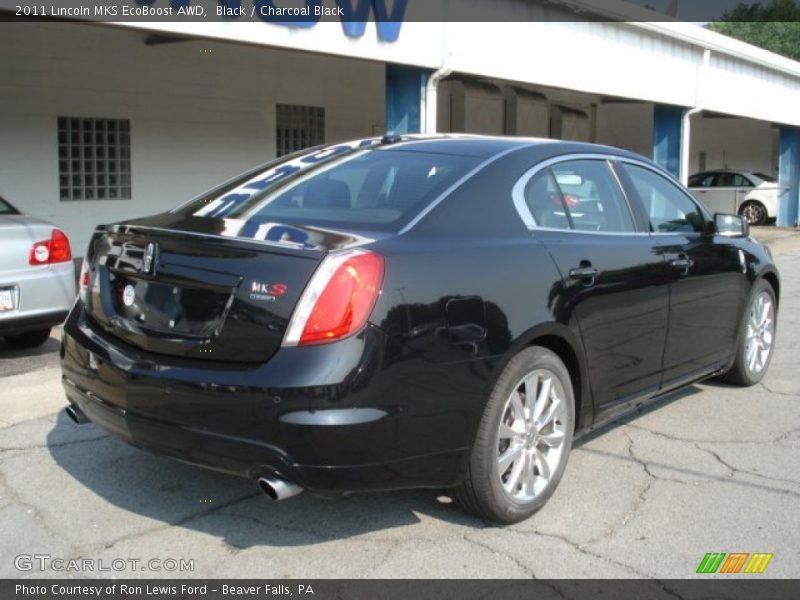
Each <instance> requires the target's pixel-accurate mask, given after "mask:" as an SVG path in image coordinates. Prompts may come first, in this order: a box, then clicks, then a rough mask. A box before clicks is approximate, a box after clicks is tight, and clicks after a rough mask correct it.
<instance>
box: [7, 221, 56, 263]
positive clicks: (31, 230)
mask: <svg viewBox="0 0 800 600" xmlns="http://www.w3.org/2000/svg"><path fill="white" fill-rule="evenodd" d="M53 229H54V227H53V225H51V224H50V223H47V222H46V221H41V220H39V219H34V218H33V217H29V216H27V215H0V239H2V240H3V246H2V247H3V250H2V252H0V271H2V272H3V273H4V274H5V275H9V274H10V273H11V272H16V271H30V270H45V269H47V268H48V265H31V264H30V263H29V262H28V259H29V256H30V251H31V248H33V245H34V244H35V243H36V242H41V241H43V240H49V239H50V236H51V235H52V233H53Z"/></svg>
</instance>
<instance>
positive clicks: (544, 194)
mask: <svg viewBox="0 0 800 600" xmlns="http://www.w3.org/2000/svg"><path fill="white" fill-rule="evenodd" d="M525 203H526V204H527V206H528V210H529V211H530V212H531V215H532V216H533V220H534V221H536V224H537V225H538V226H539V227H547V228H548V229H571V226H570V222H569V217H568V216H567V210H566V208H565V206H564V202H563V201H562V199H561V192H560V190H559V189H558V185H557V184H556V180H555V179H554V178H553V173H552V172H551V171H550V169H545V170H544V171H541V172H540V173H537V174H536V176H535V177H534V178H533V179H531V180H530V181H529V182H528V185H527V186H526V187H525Z"/></svg>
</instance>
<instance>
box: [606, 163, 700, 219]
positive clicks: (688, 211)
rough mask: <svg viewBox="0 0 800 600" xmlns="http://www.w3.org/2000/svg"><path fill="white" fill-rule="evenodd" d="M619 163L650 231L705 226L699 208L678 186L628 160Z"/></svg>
mask: <svg viewBox="0 0 800 600" xmlns="http://www.w3.org/2000/svg"><path fill="white" fill-rule="evenodd" d="M622 166H623V168H624V170H625V173H627V175H628V177H629V178H630V180H631V183H632V184H633V188H634V191H635V192H636V195H637V196H638V197H639V200H640V201H641V203H642V205H643V206H644V210H645V212H646V214H647V215H648V216H649V218H650V228H651V230H652V231H655V232H659V233H671V232H681V231H696V232H702V231H703V230H704V229H705V218H704V217H703V214H702V213H701V212H700V209H699V208H698V206H697V205H696V204H695V203H694V202H693V201H692V200H691V199H690V198H689V197H688V196H687V195H686V194H685V193H684V192H683V191H682V190H681V189H680V188H679V187H678V186H676V185H675V184H674V183H672V182H671V181H669V180H668V179H667V178H666V177H663V176H661V175H659V174H658V173H655V172H654V171H651V170H650V169H645V168H643V167H639V166H636V165H631V164H627V163H623V164H622Z"/></svg>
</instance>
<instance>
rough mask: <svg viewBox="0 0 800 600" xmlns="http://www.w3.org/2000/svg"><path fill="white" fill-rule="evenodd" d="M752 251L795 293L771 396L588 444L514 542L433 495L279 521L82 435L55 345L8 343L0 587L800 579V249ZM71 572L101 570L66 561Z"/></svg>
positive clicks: (790, 237)
mask: <svg viewBox="0 0 800 600" xmlns="http://www.w3.org/2000/svg"><path fill="white" fill-rule="evenodd" d="M755 235H756V236H757V237H761V238H762V239H766V240H767V241H768V242H769V243H770V245H771V246H772V247H773V251H774V252H775V253H776V258H777V261H778V265H779V268H780V270H781V275H782V284H783V290H782V298H781V304H780V315H779V323H778V334H777V342H776V343H777V346H776V349H775V355H774V357H773V360H772V365H771V368H770V371H769V373H768V375H767V377H766V378H765V380H764V382H763V383H762V384H760V385H758V386H756V387H754V388H750V389H739V388H734V387H729V386H725V385H722V384H719V383H714V382H709V383H704V384H702V385H695V386H692V387H690V388H689V389H687V390H684V391H683V392H681V393H679V394H678V395H676V396H674V397H672V398H670V399H668V400H666V401H664V402H661V403H659V404H657V405H656V406H654V407H651V408H649V409H647V410H646V411H645V412H644V413H642V414H639V415H636V416H633V417H631V418H629V419H627V420H625V421H624V422H622V423H619V424H617V425H616V426H614V427H609V428H606V429H603V430H601V431H599V432H597V433H594V434H593V435H592V436H591V437H589V438H587V439H584V440H583V441H582V442H581V443H580V444H579V445H578V447H576V448H575V449H574V451H573V453H572V455H571V458H570V462H569V465H568V467H567V471H566V474H565V476H564V479H563V481H562V482H561V485H560V486H559V488H558V490H557V491H556V493H555V495H554V496H553V497H552V499H551V500H550V502H549V503H548V504H547V506H546V507H545V508H544V509H542V510H541V511H540V512H539V513H537V514H536V515H535V516H534V517H533V518H531V519H529V520H528V521H526V522H524V523H521V524H518V525H515V526H512V527H496V526H492V525H490V524H487V523H484V522H482V521H481V520H479V519H476V518H474V517H471V516H469V515H466V514H464V513H462V512H461V511H460V510H458V509H457V508H456V507H454V506H453V505H452V503H450V501H449V498H447V497H446V496H445V495H443V494H442V493H440V492H437V491H433V490H421V491H404V492H394V493H380V494H361V495H353V496H349V497H346V498H343V499H340V500H323V499H318V498H314V497H312V496H310V495H305V494H303V495H300V496H297V497H295V498H293V499H290V500H288V501H285V502H281V503H272V502H270V501H269V500H268V499H266V497H265V496H263V495H262V494H261V493H259V492H258V491H257V490H256V487H255V485H254V484H253V483H252V482H249V481H245V480H240V479H237V478H234V477H229V476H227V475H222V474H219V473H214V472H210V471H205V470H202V469H199V468H196V467H192V466H189V465H185V464H182V463H178V462H174V461H171V460H168V459H165V458H160V457H157V456H154V455H151V454H148V453H146V452H143V451H141V450H137V449H135V448H133V447H130V446H128V445H126V444H124V443H123V442H121V441H118V440H117V439H115V438H113V437H111V436H109V435H107V434H106V433H104V432H103V431H102V430H100V429H98V428H96V427H95V426H94V425H91V424H88V425H84V426H81V427H77V426H75V425H74V424H73V423H72V422H71V421H69V420H68V419H67V418H66V417H65V416H64V414H63V411H62V410H61V409H62V408H63V406H64V404H65V400H64V395H63V392H62V390H61V386H60V371H59V368H58V336H59V331H57V330H55V331H54V333H53V337H52V338H51V340H49V341H48V342H47V343H46V344H45V345H44V346H42V347H41V348H39V349H36V350H34V351H26V352H20V351H13V350H11V349H10V348H8V347H7V346H5V345H2V342H0V406H2V411H0V529H1V530H2V536H0V577H63V576H69V577H93V576H102V577H107V576H114V577H171V576H181V577H225V578H229V577H257V578H278V577H294V578H326V577H337V578H338V577H342V578H364V577H369V578H399V577H409V578H422V577H430V578H439V577H448V578H462V577H464V578H482V577H490V578H530V577H537V578H572V577H591V578H617V577H620V578H626V577H648V578H658V579H666V578H691V577H696V576H697V575H696V574H695V571H696V569H697V567H698V564H699V563H700V561H701V559H702V558H703V557H704V555H705V554H706V553H708V552H726V553H731V552H748V553H755V552H760V553H772V554H773V558H772V560H771V562H770V563H769V564H768V567H767V569H766V570H765V572H764V574H763V575H760V577H797V576H798V574H800V519H799V518H798V514H800V511H798V507H799V506H800V389H799V386H798V381H800V377H799V376H798V373H799V372H800V341H799V340H798V335H797V334H798V332H800V234H798V233H797V232H793V231H789V230H778V229H774V228H772V229H764V230H761V229H759V230H757V231H756V233H755ZM36 556H38V557H39V558H36ZM42 556H45V557H49V558H41V557H42ZM77 558H80V559H89V562H88V563H87V562H86V561H83V562H82V563H77V562H75V563H69V562H64V563H54V562H53V561H54V560H55V559H64V560H65V561H69V559H77ZM181 561H182V562H181ZM89 563H91V566H89ZM59 566H60V567H61V569H59V568H58V567H59ZM75 566H77V567H78V568H77V569H70V567H75ZM62 569H66V570H62ZM703 577H709V576H708V575H704V576H703ZM739 577H745V576H744V575H739Z"/></svg>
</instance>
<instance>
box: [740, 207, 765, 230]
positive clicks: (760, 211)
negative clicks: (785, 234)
mask: <svg viewBox="0 0 800 600" xmlns="http://www.w3.org/2000/svg"><path fill="white" fill-rule="evenodd" d="M742 216H743V217H744V218H745V220H746V221H747V222H748V223H749V224H750V225H758V224H760V223H763V222H764V221H766V220H767V211H766V210H765V209H764V207H763V206H761V205H760V204H758V203H757V202H751V203H749V204H748V205H747V206H745V207H744V209H743V210H742Z"/></svg>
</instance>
